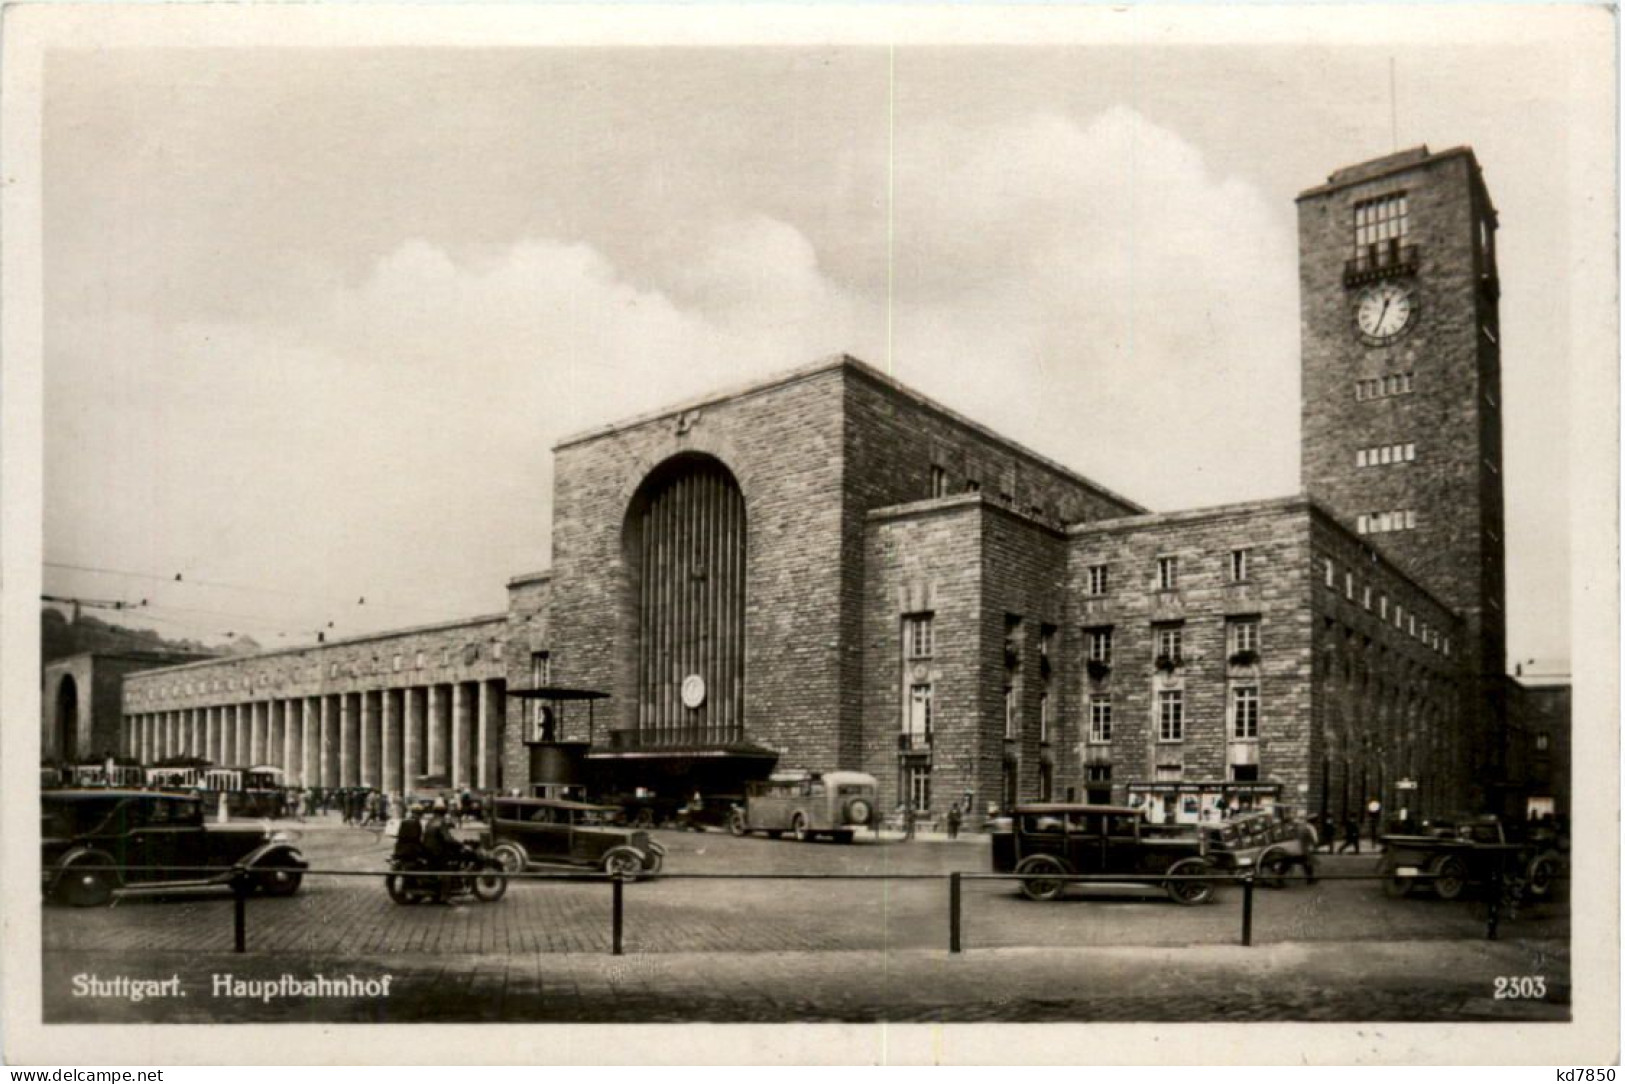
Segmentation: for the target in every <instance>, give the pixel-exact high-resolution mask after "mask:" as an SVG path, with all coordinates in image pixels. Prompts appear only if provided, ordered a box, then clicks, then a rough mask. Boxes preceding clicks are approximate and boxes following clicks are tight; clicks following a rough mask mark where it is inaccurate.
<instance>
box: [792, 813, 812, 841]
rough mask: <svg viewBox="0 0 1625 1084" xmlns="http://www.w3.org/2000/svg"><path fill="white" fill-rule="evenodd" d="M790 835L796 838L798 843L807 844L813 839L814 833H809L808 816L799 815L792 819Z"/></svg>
mask: <svg viewBox="0 0 1625 1084" xmlns="http://www.w3.org/2000/svg"><path fill="white" fill-rule="evenodd" d="M790 834H791V835H792V836H794V837H795V841H796V842H797V843H805V842H807V841H808V840H809V839H811V838H812V833H811V832H809V831H807V816H806V814H804V813H797V814H796V815H795V816H793V817H791V818H790Z"/></svg>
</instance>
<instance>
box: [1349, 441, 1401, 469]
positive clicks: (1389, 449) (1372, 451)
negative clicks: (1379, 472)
mask: <svg viewBox="0 0 1625 1084" xmlns="http://www.w3.org/2000/svg"><path fill="white" fill-rule="evenodd" d="M1414 462H1416V442H1415V441H1409V442H1407V443H1405V444H1382V445H1379V446H1377V447H1375V448H1361V449H1360V450H1358V451H1357V452H1355V453H1354V465H1355V466H1356V467H1378V466H1382V467H1386V466H1387V465H1388V464H1390V463H1414Z"/></svg>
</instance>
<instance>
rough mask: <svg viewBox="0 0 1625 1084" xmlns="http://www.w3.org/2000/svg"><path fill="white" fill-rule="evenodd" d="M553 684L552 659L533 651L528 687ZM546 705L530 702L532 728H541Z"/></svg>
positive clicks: (540, 702)
mask: <svg viewBox="0 0 1625 1084" xmlns="http://www.w3.org/2000/svg"><path fill="white" fill-rule="evenodd" d="M418 665H419V666H422V665H423V653H422V652H421V651H420V652H419V653H418ZM551 684H553V658H552V655H551V654H550V653H548V652H546V651H533V652H531V655H530V687H531V688H532V689H545V688H547V687H548V686H549V685H551ZM547 710H548V707H547V703H546V702H545V701H542V700H532V701H531V707H530V719H531V723H532V725H534V726H541V725H542V722H543V717H544V716H545V715H546V714H547Z"/></svg>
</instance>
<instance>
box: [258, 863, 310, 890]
mask: <svg viewBox="0 0 1625 1084" xmlns="http://www.w3.org/2000/svg"><path fill="white" fill-rule="evenodd" d="M304 879H305V875H304V873H303V872H301V871H299V870H296V869H289V868H287V867H286V866H266V867H261V868H260V869H258V870H256V871H255V883H256V884H257V885H258V886H259V890H260V891H261V892H263V893H264V894H265V895H267V896H291V895H293V894H294V893H295V892H297V891H299V885H300V883H301V882H303V881H304Z"/></svg>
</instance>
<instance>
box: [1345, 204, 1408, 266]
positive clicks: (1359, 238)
mask: <svg viewBox="0 0 1625 1084" xmlns="http://www.w3.org/2000/svg"><path fill="white" fill-rule="evenodd" d="M1409 232H1410V223H1409V206H1408V203H1407V200H1406V197H1405V193H1403V192H1398V193H1395V194H1394V195H1391V196H1379V197H1378V198H1376V199H1368V200H1361V201H1360V202H1359V203H1356V204H1355V205H1354V250H1355V251H1354V254H1355V256H1356V257H1359V256H1365V257H1367V258H1375V259H1379V260H1380V259H1381V257H1380V256H1379V255H1378V253H1380V252H1381V251H1382V250H1383V249H1386V248H1389V247H1390V246H1392V247H1396V248H1397V247H1398V246H1399V245H1400V244H1402V243H1403V242H1404V240H1405V236H1406V235H1407V234H1408V233H1409Z"/></svg>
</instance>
